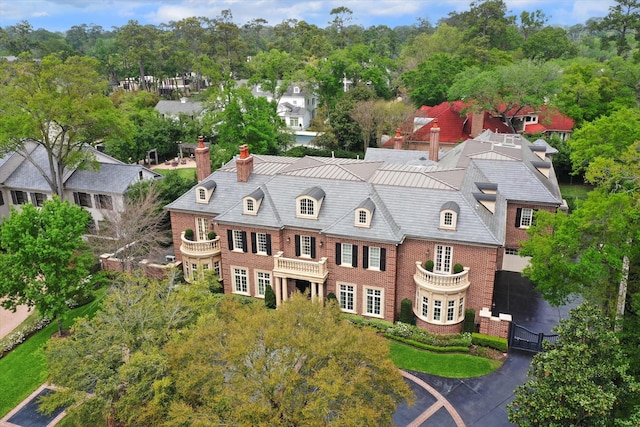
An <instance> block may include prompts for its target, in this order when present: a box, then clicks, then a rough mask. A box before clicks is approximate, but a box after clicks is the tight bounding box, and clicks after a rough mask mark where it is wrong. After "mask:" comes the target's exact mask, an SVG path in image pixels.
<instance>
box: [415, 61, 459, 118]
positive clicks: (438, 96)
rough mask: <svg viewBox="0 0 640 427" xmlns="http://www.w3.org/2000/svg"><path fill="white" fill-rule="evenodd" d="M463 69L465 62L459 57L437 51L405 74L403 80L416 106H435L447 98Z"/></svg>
mask: <svg viewBox="0 0 640 427" xmlns="http://www.w3.org/2000/svg"><path fill="white" fill-rule="evenodd" d="M462 69H463V62H462V60H460V59H459V58H458V57H456V56H451V55H447V54H446V53H436V54H433V55H431V56H430V57H429V58H427V60H426V61H424V62H421V63H419V64H418V67H417V68H416V69H415V70H411V71H407V72H406V73H405V74H403V75H402V80H403V82H404V84H405V86H406V87H407V90H408V93H409V97H410V98H411V101H412V102H413V104H414V105H415V106H416V107H421V106H423V105H429V106H433V105H438V104H440V103H442V102H444V101H446V100H447V92H448V91H449V88H450V87H451V85H452V84H453V82H454V79H455V77H456V75H457V74H458V73H459V72H460V71H461V70H462Z"/></svg>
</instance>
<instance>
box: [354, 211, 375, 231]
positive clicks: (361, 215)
mask: <svg viewBox="0 0 640 427" xmlns="http://www.w3.org/2000/svg"><path fill="white" fill-rule="evenodd" d="M355 216H356V217H355V226H356V227H364V228H369V227H370V226H371V211H369V210H368V209H356V214H355Z"/></svg>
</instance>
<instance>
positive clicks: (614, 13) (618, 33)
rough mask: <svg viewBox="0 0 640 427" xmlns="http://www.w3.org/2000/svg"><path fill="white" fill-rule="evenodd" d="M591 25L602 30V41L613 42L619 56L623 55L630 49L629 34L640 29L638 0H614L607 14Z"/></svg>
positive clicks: (639, 4)
mask: <svg viewBox="0 0 640 427" xmlns="http://www.w3.org/2000/svg"><path fill="white" fill-rule="evenodd" d="M592 27H594V28H596V29H598V30H603V31H605V32H606V33H605V34H604V35H603V37H602V40H603V41H604V42H607V43H609V42H613V43H615V45H616V50H617V52H618V55H619V56H625V55H627V54H628V53H629V51H630V50H631V46H630V45H629V40H628V39H627V37H628V36H629V35H633V34H636V35H637V32H638V30H640V2H639V1H638V0H616V4H615V5H613V6H611V7H609V14H608V15H607V16H605V17H604V18H603V19H602V20H600V21H596V22H594V23H592Z"/></svg>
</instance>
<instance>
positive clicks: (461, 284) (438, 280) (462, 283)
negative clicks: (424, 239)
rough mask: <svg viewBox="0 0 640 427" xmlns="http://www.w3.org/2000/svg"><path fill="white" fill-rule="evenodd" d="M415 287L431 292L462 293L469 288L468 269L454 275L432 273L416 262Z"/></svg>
mask: <svg viewBox="0 0 640 427" xmlns="http://www.w3.org/2000/svg"><path fill="white" fill-rule="evenodd" d="M413 279H414V281H415V282H416V285H418V286H420V287H422V288H425V289H429V290H432V291H443V290H447V291H456V292H457V291H462V290H464V289H466V288H468V287H469V285H470V284H471V282H469V268H468V267H465V268H464V270H463V271H462V272H460V273H456V274H445V273H434V272H433V271H428V270H425V269H424V268H423V267H422V265H421V263H420V261H416V274H415V275H414V276H413Z"/></svg>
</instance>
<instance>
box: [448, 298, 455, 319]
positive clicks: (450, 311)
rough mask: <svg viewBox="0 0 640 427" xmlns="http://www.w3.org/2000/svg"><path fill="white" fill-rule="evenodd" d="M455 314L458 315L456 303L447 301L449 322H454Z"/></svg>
mask: <svg viewBox="0 0 640 427" xmlns="http://www.w3.org/2000/svg"><path fill="white" fill-rule="evenodd" d="M455 313H456V302H455V300H449V301H447V322H453V319H454V316H455Z"/></svg>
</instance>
